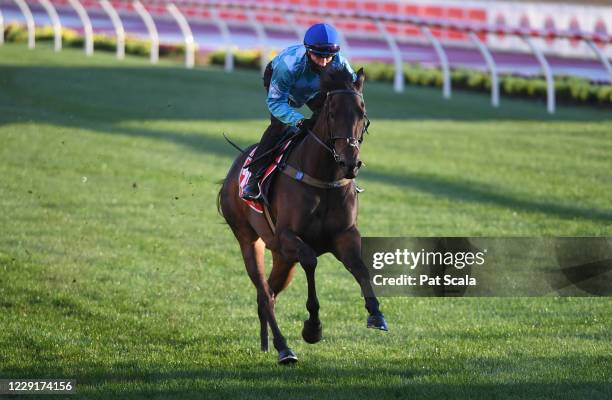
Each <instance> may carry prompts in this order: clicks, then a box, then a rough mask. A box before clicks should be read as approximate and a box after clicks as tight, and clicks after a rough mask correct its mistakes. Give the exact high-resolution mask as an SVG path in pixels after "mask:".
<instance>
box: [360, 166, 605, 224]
mask: <svg viewBox="0 0 612 400" xmlns="http://www.w3.org/2000/svg"><path fill="white" fill-rule="evenodd" d="M361 177H363V178H364V179H367V180H371V181H374V182H379V183H384V184H387V185H393V186H399V187H403V188H409V189H413V190H418V191H420V192H423V193H428V194H431V195H434V196H437V197H445V198H448V199H451V200H457V201H464V202H469V203H480V204H489V205H493V206H496V207H503V208H507V209H510V210H515V211H520V212H533V213H542V214H546V215H551V216H555V217H559V218H565V219H573V218H581V219H590V220H595V221H604V222H606V221H607V222H610V221H612V210H611V211H608V210H598V209H594V208H581V207H574V206H568V205H562V204H556V203H551V202H541V201H536V200H526V199H521V198H517V197H514V196H510V195H506V194H503V193H496V192H493V191H491V190H489V189H487V188H485V187H479V186H478V184H475V183H470V182H461V181H457V180H452V181H450V180H447V179H444V178H441V177H438V176H431V175H427V176H425V175H422V176H420V175H415V174H412V175H406V174H401V175H400V174H393V173H389V172H379V171H372V170H365V171H364V172H363V174H361Z"/></svg>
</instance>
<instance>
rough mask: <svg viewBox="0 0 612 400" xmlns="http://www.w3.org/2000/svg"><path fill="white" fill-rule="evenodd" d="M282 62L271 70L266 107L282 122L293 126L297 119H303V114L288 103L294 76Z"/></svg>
mask: <svg viewBox="0 0 612 400" xmlns="http://www.w3.org/2000/svg"><path fill="white" fill-rule="evenodd" d="M282 64H283V63H281V65H278V66H277V68H274V71H273V72H272V79H271V80H270V89H269V91H268V100H267V103H268V109H269V110H270V113H271V114H272V115H273V116H274V117H276V118H277V119H279V120H280V121H281V122H282V123H283V124H287V125H292V126H295V124H296V123H297V122H298V121H299V120H302V119H304V116H303V115H302V114H300V113H299V112H297V111H295V110H294V109H293V108H292V107H291V106H290V105H289V91H290V90H291V88H292V87H293V85H294V83H295V82H294V80H295V78H294V77H293V75H292V74H291V71H289V70H288V69H287V68H286V67H285V66H284V65H282Z"/></svg>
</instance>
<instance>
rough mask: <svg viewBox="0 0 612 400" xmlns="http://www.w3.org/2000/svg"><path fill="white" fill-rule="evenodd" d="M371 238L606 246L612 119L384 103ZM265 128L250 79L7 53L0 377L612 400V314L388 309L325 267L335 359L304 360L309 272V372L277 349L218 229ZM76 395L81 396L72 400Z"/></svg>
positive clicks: (149, 391)
mask: <svg viewBox="0 0 612 400" xmlns="http://www.w3.org/2000/svg"><path fill="white" fill-rule="evenodd" d="M366 102H367V107H368V112H369V115H370V118H371V119H372V121H373V123H372V127H371V134H370V135H369V136H368V137H367V139H366V142H365V144H364V146H363V159H364V161H365V162H366V164H367V167H366V168H365V170H364V171H363V175H362V178H361V179H360V183H361V184H362V185H363V186H364V187H365V188H366V192H365V193H363V194H362V195H361V212H360V228H361V231H362V233H363V235H365V236H401V235H419V236H426V235H490V236H515V235H610V234H611V233H612V224H611V222H612V205H611V201H610V199H611V197H612V196H611V195H612V191H611V188H612V177H611V173H610V171H611V170H612V161H611V160H612V159H611V157H610V154H612V122H611V119H612V114H611V113H610V110H609V109H607V110H604V109H592V108H586V107H580V108H579V107H571V108H570V107H559V110H558V113H557V114H555V115H553V116H549V115H547V114H546V112H545V106H544V105H543V104H541V103H536V102H532V101H516V100H508V99H502V105H501V108H499V109H492V108H491V107H489V105H488V98H487V96H483V95H480V94H471V93H454V94H453V99H452V100H451V101H444V100H442V99H441V96H440V93H439V91H438V90H433V89H423V88H413V87H409V88H407V91H406V93H405V94H402V95H397V94H394V93H393V92H392V91H391V88H390V87H389V86H388V85H382V84H368V85H367V86H366ZM265 127H266V109H265V105H264V92H263V89H262V87H261V81H260V78H259V76H258V75H257V74H255V73H253V72H245V71H236V72H235V73H233V74H226V73H224V72H222V71H220V70H217V69H206V68H198V69H195V70H192V71H187V70H184V69H183V68H181V67H180V66H179V65H177V64H173V63H169V62H162V63H160V65H159V66H156V67H151V66H149V65H148V63H147V61H146V60H144V59H136V58H128V59H127V60H125V61H122V62H119V61H116V60H115V59H114V58H113V56H112V55H110V54H96V55H95V56H94V57H91V58H88V57H85V56H84V55H83V53H82V52H81V51H76V50H64V51H62V52H61V53H60V54H54V53H53V52H52V51H51V50H50V48H48V47H45V46H39V47H38V48H37V49H36V50H34V51H28V50H27V49H26V48H25V47H24V46H23V45H13V44H8V45H4V46H2V47H0V210H1V212H0V377H2V378H4V377H13V378H36V377H66V378H68V377H70V378H76V379H77V380H78V393H79V396H80V397H82V398H147V399H151V398H165V397H177V398H198V399H199V398H207V397H210V398H219V397H222V396H223V397H239V398H243V399H248V398H291V399H302V398H304V399H306V398H317V399H319V398H333V399H337V398H338V399H344V398H350V399H354V398H357V397H359V398H376V399H379V398H413V397H416V398H435V399H441V398H454V397H469V398H482V399H489V398H508V399H515V398H516V399H518V398H526V397H529V398H542V399H543V398H556V399H557V398H558V399H562V398H567V399H575V398H588V399H604V398H606V399H608V398H610V397H612V382H611V378H610V377H611V376H612V334H611V332H612V321H611V319H610V309H611V306H612V302H611V301H610V299H608V298H523V299H520V298H517V299H496V298H464V299H435V298H384V299H381V301H382V310H383V312H385V314H386V316H387V320H388V322H389V324H390V329H391V331H390V332H389V333H388V334H383V333H381V332H375V331H371V330H367V329H366V328H365V318H366V313H365V310H364V309H363V302H362V300H361V298H360V295H359V290H358V288H357V285H356V284H355V283H354V281H353V280H352V277H351V276H350V275H349V274H348V273H347V272H346V271H345V270H344V268H343V267H341V266H340V265H339V264H338V263H337V262H335V261H334V260H333V259H332V258H331V257H330V256H323V257H322V258H321V260H320V263H319V269H318V271H319V273H318V289H319V295H320V302H321V316H322V321H323V324H324V340H323V341H322V342H321V343H319V344H317V345H308V344H306V343H304V342H303V341H302V340H301V336H300V329H301V323H302V320H303V319H304V318H305V317H306V316H307V312H306V309H305V302H306V284H305V279H304V276H303V274H302V273H301V272H299V271H298V273H297V274H296V278H295V280H294V282H293V283H292V285H291V286H290V287H289V288H288V289H287V290H286V292H284V293H283V294H282V295H281V296H280V298H279V300H278V305H277V316H278V320H279V321H280V324H281V328H282V329H283V330H284V333H285V334H286V336H287V339H288V341H289V344H290V346H291V347H292V348H293V349H294V350H295V351H296V352H297V354H298V356H299V357H300V362H299V363H298V364H297V365H296V366H294V367H290V368H282V367H279V366H277V365H276V355H275V353H274V352H271V353H268V354H262V353H260V352H259V350H258V347H259V344H258V342H259V341H258V320H257V313H256V305H255V291H254V289H253V288H252V286H251V284H250V281H249V279H248V277H247V275H246V273H245V272H244V266H243V264H242V261H241V257H240V254H239V250H238V246H237V244H236V242H235V241H234V238H233V236H232V234H231V232H230V230H229V228H228V227H227V226H226V225H224V224H223V223H222V222H223V221H222V219H221V217H219V216H218V215H217V211H216V208H215V195H216V193H217V191H218V185H217V183H216V182H217V181H218V180H219V179H221V178H223V176H224V175H225V172H226V170H227V169H228V167H229V165H230V163H231V161H232V158H233V157H234V156H235V155H236V153H235V150H233V149H232V148H231V147H230V146H229V145H227V144H226V143H225V142H224V140H223V138H222V136H221V133H222V132H227V133H229V134H230V136H231V137H232V138H234V139H235V140H236V141H238V142H239V143H241V144H243V145H246V144H248V143H251V142H255V141H257V140H258V138H259V135H260V133H261V132H262V130H263V129H264V128H265ZM71 398H74V397H71Z"/></svg>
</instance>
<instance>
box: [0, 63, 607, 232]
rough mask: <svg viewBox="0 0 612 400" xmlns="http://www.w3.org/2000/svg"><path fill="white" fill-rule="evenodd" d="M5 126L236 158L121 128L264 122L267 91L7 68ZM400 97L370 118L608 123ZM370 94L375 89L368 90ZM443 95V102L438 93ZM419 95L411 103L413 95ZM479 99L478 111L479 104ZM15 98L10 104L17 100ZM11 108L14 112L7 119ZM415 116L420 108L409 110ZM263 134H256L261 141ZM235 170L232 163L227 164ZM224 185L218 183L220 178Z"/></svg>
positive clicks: (113, 73)
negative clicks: (147, 122) (143, 141)
mask: <svg viewBox="0 0 612 400" xmlns="http://www.w3.org/2000/svg"><path fill="white" fill-rule="evenodd" d="M0 87H1V88H2V91H0V124H1V123H10V122H16V121H24V120H25V121H33V122H41V123H51V124H55V125H58V126H69V127H75V128H83V129H88V130H93V131H96V132H99V133H103V134H109V132H110V133H111V134H118V135H127V136H136V137H144V138H149V139H155V140H160V141H165V142H170V143H176V144H179V145H182V146H185V147H186V148H188V149H190V150H194V151H198V152H203V153H208V154H212V155H217V156H218V155H221V156H224V157H228V158H230V159H233V158H235V157H236V155H237V152H236V151H235V150H234V149H233V148H231V147H230V146H229V145H228V144H227V143H226V142H225V140H224V139H223V138H222V137H221V135H220V133H219V137H218V138H213V137H210V136H204V135H194V134H181V133H178V132H172V131H161V130H149V129H137V128H126V127H121V126H119V127H118V126H117V125H119V123H120V122H121V121H134V120H143V119H163V120H167V119H169V120H204V119H215V120H219V119H236V120H239V119H245V118H249V119H250V118H261V117H262V116H264V115H266V112H265V105H264V94H263V89H262V88H261V85H260V79H259V77H258V75H257V74H256V73H254V72H236V73H234V74H226V73H224V72H223V71H220V70H214V69H211V70H206V71H202V70H195V71H194V70H191V71H188V70H184V69H178V68H141V67H134V68H115V67H113V68H99V67H98V68H86V67H79V68H75V67H61V68H60V67H53V68H51V67H26V68H24V67H12V66H8V67H7V66H1V67H0ZM419 90H420V91H417V92H416V94H415V93H412V94H409V95H406V96H408V97H405V98H404V97H401V99H402V101H397V99H398V97H397V95H395V94H393V93H392V92H391V89H390V88H387V87H384V86H382V85H380V84H376V85H372V90H371V92H370V94H368V109H369V112H370V114H371V116H372V117H373V118H374V116H376V117H378V118H393V119H419V118H421V117H422V116H423V112H426V113H427V118H444V119H459V120H474V121H480V120H488V119H504V120H542V121H552V120H576V121H581V120H584V121H592V120H597V119H599V120H603V119H604V118H610V116H609V114H608V113H604V112H597V110H588V109H570V110H566V111H567V112H566V113H564V112H561V113H560V114H559V115H556V116H553V117H551V116H548V115H546V114H545V111H542V110H538V111H534V107H533V104H532V103H529V102H516V103H512V104H511V105H509V106H508V107H502V108H501V109H499V110H493V109H491V108H489V107H488V106H487V105H486V103H487V102H488V98H487V96H484V95H483V96H479V95H472V94H470V95H466V96H468V97H466V98H463V99H462V98H461V95H458V96H456V97H458V98H456V99H455V100H452V101H445V100H442V99H440V98H439V94H438V93H437V91H436V92H434V91H433V90H429V89H423V88H421V89H419ZM366 91H367V89H366ZM434 93H435V95H434ZM410 96H412V97H410ZM473 96H476V98H479V99H480V100H477V101H481V102H482V103H483V104H482V107H480V106H481V105H480V104H475V103H473V101H472V100H474V99H473V98H472V97H473ZM9 100H10V101H9ZM3 109H6V111H7V112H1V111H2V110H3ZM411 110H412V111H411ZM257 136H258V134H257V133H254V135H253V137H257ZM228 168H229V164H228ZM363 177H364V178H365V179H368V180H371V181H375V182H381V183H384V184H387V185H393V186H398V187H402V188H410V189H413V190H418V191H421V192H425V193H429V194H433V195H435V196H438V197H445V198H448V199H451V200H457V201H467V202H472V203H483V204H490V205H494V206H498V207H503V208H508V209H511V210H516V211H521V212H536V213H543V214H546V215H551V216H555V217H560V218H566V219H573V218H580V219H590V220H598V221H605V222H609V221H612V211H609V210H599V209H591V208H582V207H576V206H569V205H562V204H556V203H553V202H546V201H537V200H526V199H521V198H517V197H514V196H511V195H507V194H503V193H496V192H493V191H491V190H490V189H488V188H483V187H476V186H474V184H473V183H470V182H460V181H448V180H445V179H443V178H440V177H435V176H434V177H432V176H418V175H400V174H394V173H387V172H380V171H367V170H366V171H364V174H363ZM219 178H222V177H221V176H220V177H215V180H216V179H219Z"/></svg>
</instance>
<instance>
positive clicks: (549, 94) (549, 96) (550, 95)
mask: <svg viewBox="0 0 612 400" xmlns="http://www.w3.org/2000/svg"><path fill="white" fill-rule="evenodd" d="M521 38H522V39H523V40H524V41H525V43H527V45H528V46H529V48H530V49H531V52H532V53H533V55H534V56H535V58H537V60H538V62H539V63H540V66H541V67H542V72H544V76H545V78H546V109H547V110H548V113H549V114H554V113H555V80H554V77H553V74H552V70H551V69H550V65H548V61H546V57H544V54H543V53H542V51H541V50H540V49H538V48H537V46H536V45H535V43H533V40H532V39H531V38H530V37H529V36H522V37H521Z"/></svg>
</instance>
